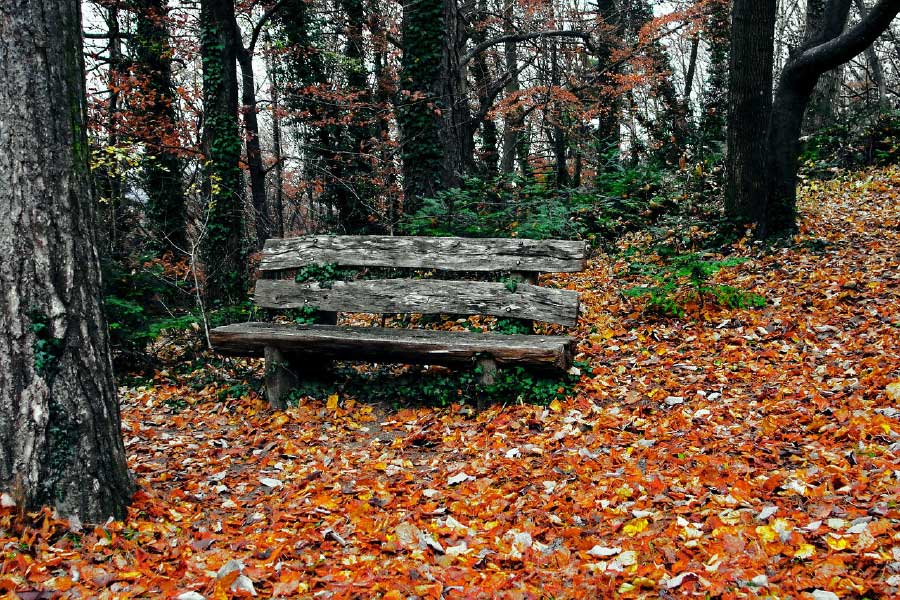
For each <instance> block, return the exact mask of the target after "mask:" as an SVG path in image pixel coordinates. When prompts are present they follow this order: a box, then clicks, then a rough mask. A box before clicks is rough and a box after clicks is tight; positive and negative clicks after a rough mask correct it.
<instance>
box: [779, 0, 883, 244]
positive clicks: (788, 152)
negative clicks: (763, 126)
mask: <svg viewBox="0 0 900 600" xmlns="http://www.w3.org/2000/svg"><path fill="white" fill-rule="evenodd" d="M852 3H853V0H829V1H828V2H827V3H826V5H825V10H824V13H823V14H822V17H821V19H820V20H819V23H818V26H817V27H816V28H815V30H814V31H811V32H809V33H808V34H807V38H806V39H807V41H806V42H805V43H804V44H803V45H802V46H801V47H800V48H798V49H797V50H796V51H794V52H793V53H791V56H790V58H789V59H788V61H787V63H786V64H785V65H784V69H783V70H782V71H781V77H780V78H779V80H778V86H777V87H776V89H775V98H774V100H773V103H772V116H771V117H770V119H769V128H768V132H767V135H766V149H767V160H768V162H767V169H766V172H767V173H768V175H767V177H768V185H767V189H766V213H765V220H764V222H763V225H764V228H763V233H768V234H772V235H779V234H782V233H788V232H790V231H792V230H793V229H794V228H795V227H796V218H797V217H796V212H797V208H796V207H797V157H798V156H799V154H800V131H801V128H802V127H803V114H804V112H805V110H806V106H807V103H808V102H809V100H810V98H811V97H812V95H813V91H814V90H815V88H816V83H817V82H818V81H819V77H821V76H822V75H823V74H824V73H827V72H828V71H830V70H832V69H834V68H836V67H838V66H840V65H842V64H844V63H845V62H847V61H848V60H850V59H851V58H853V57H854V56H856V55H857V54H861V53H862V52H863V51H864V50H865V49H866V48H868V47H869V46H870V45H871V44H872V43H873V42H874V41H875V40H876V39H878V36H880V35H881V34H882V33H883V32H884V31H885V30H886V29H887V28H888V27H889V26H890V24H891V21H892V20H893V19H894V18H895V17H896V16H897V13H900V0H880V1H879V2H878V3H876V4H875V6H873V7H872V9H871V10H869V11H868V12H867V13H865V15H864V16H863V17H862V18H861V19H860V21H859V22H858V23H857V24H856V25H854V26H853V27H850V28H849V29H847V28H846V27H847V20H848V16H849V14H850V5H851V4H852Z"/></svg>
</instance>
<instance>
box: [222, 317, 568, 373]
mask: <svg viewBox="0 0 900 600" xmlns="http://www.w3.org/2000/svg"><path fill="white" fill-rule="evenodd" d="M210 338H211V340H212V343H213V347H214V348H215V350H217V351H218V352H221V353H223V354H233V355H238V356H248V355H249V356H259V355H261V354H262V353H263V351H264V348H265V347H266V346H271V347H276V348H279V349H281V350H282V351H283V352H296V353H297V354H305V355H310V356H314V357H316V358H319V359H338V360H367V361H373V362H379V363H412V364H440V365H456V364H471V363H472V362H473V361H475V360H477V359H478V358H483V357H484V356H485V355H487V356H490V357H491V358H493V359H494V360H495V361H496V362H497V363H499V364H504V365H530V366H535V367H544V368H559V369H568V368H569V367H570V366H571V364H572V357H573V348H574V339H573V338H571V337H568V336H541V335H500V334H491V333H470V332H464V331H431V330H423V329H390V328H380V327H336V326H333V325H292V324H277V323H241V324H237V325H226V326H224V327H217V328H216V329H213V330H212V331H211V332H210Z"/></svg>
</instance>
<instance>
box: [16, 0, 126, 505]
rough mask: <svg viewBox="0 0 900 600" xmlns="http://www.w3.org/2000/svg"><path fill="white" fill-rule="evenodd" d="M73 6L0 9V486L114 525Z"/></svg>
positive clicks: (114, 429) (44, 1)
mask: <svg viewBox="0 0 900 600" xmlns="http://www.w3.org/2000/svg"><path fill="white" fill-rule="evenodd" d="M81 47H82V43H81V15H80V2H79V0H4V1H3V2H2V3H0V489H2V490H4V491H7V492H10V493H11V495H12V496H13V497H14V498H16V500H17V501H18V502H22V503H24V505H25V507H26V508H28V509H31V508H36V507H39V506H42V505H50V506H53V507H55V508H56V509H58V510H59V512H60V514H62V515H64V516H76V515H77V516H78V517H80V518H81V519H82V520H86V521H90V522H101V521H103V520H105V519H106V518H107V517H110V516H115V517H123V516H124V514H125V508H126V506H127V505H128V502H129V500H130V497H131V492H132V489H133V486H132V482H131V479H130V477H129V474H128V470H127V467H126V464H125V449H124V446H123V444H122V437H121V432H120V429H119V426H120V417H119V406H118V402H117V399H116V388H115V384H114V381H113V374H112V361H111V359H110V351H109V341H108V336H107V330H106V321H105V320H104V318H103V314H102V312H101V308H100V301H99V298H100V262H99V259H98V255H97V249H96V244H95V225H94V205H93V199H92V197H91V188H90V173H89V153H88V146H87V135H86V130H85V123H86V110H85V108H86V104H85V90H84V65H83V62H82V50H81Z"/></svg>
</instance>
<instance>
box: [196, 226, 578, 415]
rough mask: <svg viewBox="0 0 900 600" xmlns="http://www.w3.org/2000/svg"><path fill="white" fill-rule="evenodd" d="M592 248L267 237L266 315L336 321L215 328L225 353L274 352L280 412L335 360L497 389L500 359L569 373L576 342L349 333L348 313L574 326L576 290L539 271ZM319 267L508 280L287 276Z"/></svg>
mask: <svg viewBox="0 0 900 600" xmlns="http://www.w3.org/2000/svg"><path fill="white" fill-rule="evenodd" d="M586 260H587V246H586V245H585V244H584V243H583V242H573V241H567V240H519V239H464V238H421V237H388V236H306V237H299V238H291V239H271V240H268V241H266V245H265V248H264V249H263V257H262V261H261V263H260V271H262V272H263V275H264V276H266V277H264V278H262V279H260V280H258V281H257V283H256V303H257V304H258V305H259V306H262V307H264V308H275V309H291V308H302V307H312V308H314V309H316V310H317V311H319V314H320V315H327V316H328V317H331V319H330V320H329V323H330V324H328V325H300V324H273V323H242V324H237V325H227V326H225V327H218V328H216V329H214V330H212V331H211V332H210V339H211V341H212V344H213V347H214V348H215V349H216V350H218V351H219V352H222V353H224V354H233V355H240V356H265V357H266V393H267V395H268V399H269V403H270V404H271V405H272V406H273V407H275V408H282V407H283V406H284V398H285V395H286V394H287V392H288V391H289V390H290V389H291V388H292V387H296V386H297V385H298V384H299V383H300V382H302V381H303V380H304V379H305V378H308V377H316V376H319V377H321V376H322V374H323V373H327V368H326V366H327V361H329V360H364V361H371V362H379V363H410V364H436V365H457V366H459V365H470V366H472V367H475V368H478V369H479V372H480V374H481V383H482V385H491V384H492V383H493V382H494V378H495V373H496V369H497V364H501V365H521V366H531V367H538V368H546V369H562V370H565V369H568V368H569V367H570V366H571V364H572V359H573V354H574V343H575V342H574V339H573V338H571V337H569V336H565V335H562V336H538V335H504V334H499V333H473V332H464V331H434V330H422V329H396V328H381V327H339V326H337V325H335V324H334V323H335V320H336V319H335V317H336V316H337V313H338V312H357V313H359V312H368V313H382V314H384V313H391V314H393V313H421V314H469V315H492V316H497V317H510V318H515V319H521V320H525V321H526V322H528V321H544V322H548V323H556V324H561V325H574V324H575V323H576V321H577V319H578V293H577V292H573V291H568V290H557V289H549V288H541V287H538V286H537V285H536V283H537V273H539V272H542V271H547V272H575V271H581V270H583V269H584V267H585V262H586ZM311 265H323V266H324V265H337V266H342V267H343V266H347V267H387V268H408V269H420V270H431V269H436V270H443V271H454V272H492V271H493V272H507V273H511V275H512V277H513V280H514V281H516V283H515V284H514V285H510V282H506V283H499V282H485V281H446V280H443V279H412V278H410V279H372V280H365V279H358V280H352V281H325V282H317V281H303V282H297V281H294V280H287V279H277V278H271V277H278V276H279V275H281V274H280V273H278V272H279V271H289V270H296V269H302V268H303V267H308V266H311Z"/></svg>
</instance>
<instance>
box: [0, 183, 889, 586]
mask: <svg viewBox="0 0 900 600" xmlns="http://www.w3.org/2000/svg"><path fill="white" fill-rule="evenodd" d="M801 208H802V211H803V216H804V223H803V227H802V232H801V234H800V235H799V236H798V238H797V242H798V243H797V244H796V245H794V246H793V247H791V248H790V249H783V250H774V251H768V250H764V249H762V248H760V247H759V246H757V245H754V244H752V243H746V244H743V245H738V246H737V247H736V248H735V252H736V253H737V254H738V255H741V256H744V257H746V258H748V261H747V262H745V263H743V264H742V265H740V266H739V267H736V268H734V269H729V270H727V271H724V272H722V273H720V274H719V275H718V276H717V281H719V282H721V283H729V284H731V285H734V286H735V287H739V288H742V289H745V290H753V291H756V292H758V293H760V294H764V295H765V297H766V299H767V305H766V307H764V308H761V309H755V310H733V309H721V308H716V307H712V306H705V307H694V310H692V311H689V315H688V317H687V318H685V319H677V320H676V319H665V318H656V317H652V316H649V315H646V314H644V313H643V312H642V304H641V303H640V302H639V301H636V300H633V299H627V298H624V297H623V296H622V295H621V293H620V292H621V290H622V289H623V287H626V286H627V285H629V278H628V277H626V276H625V275H624V274H625V273H626V272H627V268H626V267H627V265H626V262H625V260H624V259H623V260H621V261H616V262H610V261H609V259H605V260H604V259H598V260H596V261H594V262H592V264H591V268H590V270H589V271H587V272H586V273H583V274H579V275H577V276H572V277H568V278H565V279H560V280H559V282H560V283H561V284H562V285H566V286H568V287H571V288H574V289H579V290H582V291H584V292H585V303H586V312H585V318H584V319H583V322H582V324H581V327H580V329H579V336H580V338H581V340H582V341H581V344H580V347H579V349H580V351H581V353H582V357H581V358H582V359H584V360H585V361H587V363H588V364H589V365H590V367H589V368H587V369H585V370H586V371H590V373H585V377H584V378H583V380H582V384H581V385H580V387H579V389H578V393H577V395H576V397H574V398H571V399H569V400H567V401H565V402H555V403H553V404H552V405H551V406H549V407H537V406H519V405H515V404H514V403H513V404H510V405H507V406H496V407H493V408H491V409H489V410H486V411H484V412H481V413H476V412H473V411H471V410H470V409H468V408H467V407H461V406H454V407H452V408H448V409H425V408H422V409H404V410H399V411H388V412H384V411H383V410H382V409H380V408H379V407H377V406H376V407H373V406H371V405H367V404H366V403H365V402H363V401H361V400H362V399H351V398H342V397H338V398H332V399H330V400H329V401H323V402H317V401H310V402H307V403H305V404H304V405H303V406H301V407H300V408H296V409H292V410H289V411H287V412H284V413H272V412H270V411H269V410H268V409H267V408H265V405H264V403H263V402H262V401H261V400H260V399H259V398H257V397H255V396H253V395H251V396H245V397H244V398H242V399H240V400H229V401H227V402H218V401H216V400H215V396H216V393H217V391H218V389H217V388H216V386H215V385H213V384H211V385H210V386H208V387H207V388H205V389H203V390H200V391H191V390H190V389H188V388H185V387H178V386H158V387H152V388H143V389H132V390H129V391H128V392H127V394H126V401H125V407H124V415H123V416H124V430H125V431H124V434H125V439H126V444H127V448H128V452H129V456H130V461H131V467H132V469H133V470H134V472H135V473H136V475H137V477H138V481H139V483H140V487H141V491H140V492H139V494H138V496H137V498H136V501H135V503H134V506H133V508H132V509H131V513H130V518H129V519H128V521H127V522H125V523H111V524H108V525H107V526H106V527H105V528H97V529H96V530H88V531H85V532H83V533H82V534H80V535H75V534H66V529H65V526H64V524H62V523H59V522H57V521H55V520H53V519H52V518H49V517H47V516H40V515H39V516H36V517H32V518H29V517H27V516H26V517H24V518H23V517H19V518H18V519H16V518H15V509H13V508H7V509H5V512H4V513H3V515H4V517H3V519H4V520H3V528H2V533H3V536H4V538H5V539H3V540H0V541H2V543H3V546H2V548H3V567H2V575H0V588H3V587H4V586H5V589H6V590H11V589H16V590H18V591H19V592H20V594H21V595H22V597H26V598H37V597H52V596H53V590H58V591H59V592H61V593H62V595H64V596H66V597H97V596H99V597H119V598H124V597H175V596H178V595H179V594H183V596H182V597H183V598H185V599H194V600H196V599H198V598H200V596H201V595H202V596H203V597H205V598H225V597H232V596H234V595H236V594H249V591H243V592H242V591H241V590H249V589H251V587H252V588H253V589H254V590H255V593H256V594H258V595H259V596H261V597H273V596H274V597H322V598H330V597H333V598H343V597H361V598H368V597H384V598H407V597H421V598H440V597H444V598H489V597H508V598H597V597H613V596H620V597H674V596H681V595H685V594H688V595H692V594H696V595H700V596H704V595H706V596H711V597H723V598H731V597H777V598H819V599H826V598H856V597H860V598H862V597H869V598H886V597H891V596H896V595H897V594H898V590H900V506H898V502H900V493H898V490H900V461H898V456H900V410H898V409H900V406H898V405H900V384H898V383H897V382H900V270H898V263H900V169H896V168H895V169H889V170H884V171H874V172H870V173H865V174H860V175H855V176H850V177H845V178H843V179H841V180H839V181H836V182H833V183H816V184H812V185H810V186H809V187H808V188H807V189H806V190H805V192H804V194H803V202H802V205H801ZM892 384H896V385H892ZM173 399H176V400H177V402H173ZM173 406H177V407H178V408H179V410H178V411H177V412H174V413H173V411H171V410H170V409H171V408H172V407H173ZM7 500H8V499H7ZM13 522H17V523H19V525H18V526H14V525H12V524H11V523H13ZM23 522H25V523H28V524H30V525H31V527H29V528H26V529H25V530H24V531H23V530H22V529H21V523H23ZM229 570H230V572H229ZM13 597H14V596H13Z"/></svg>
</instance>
